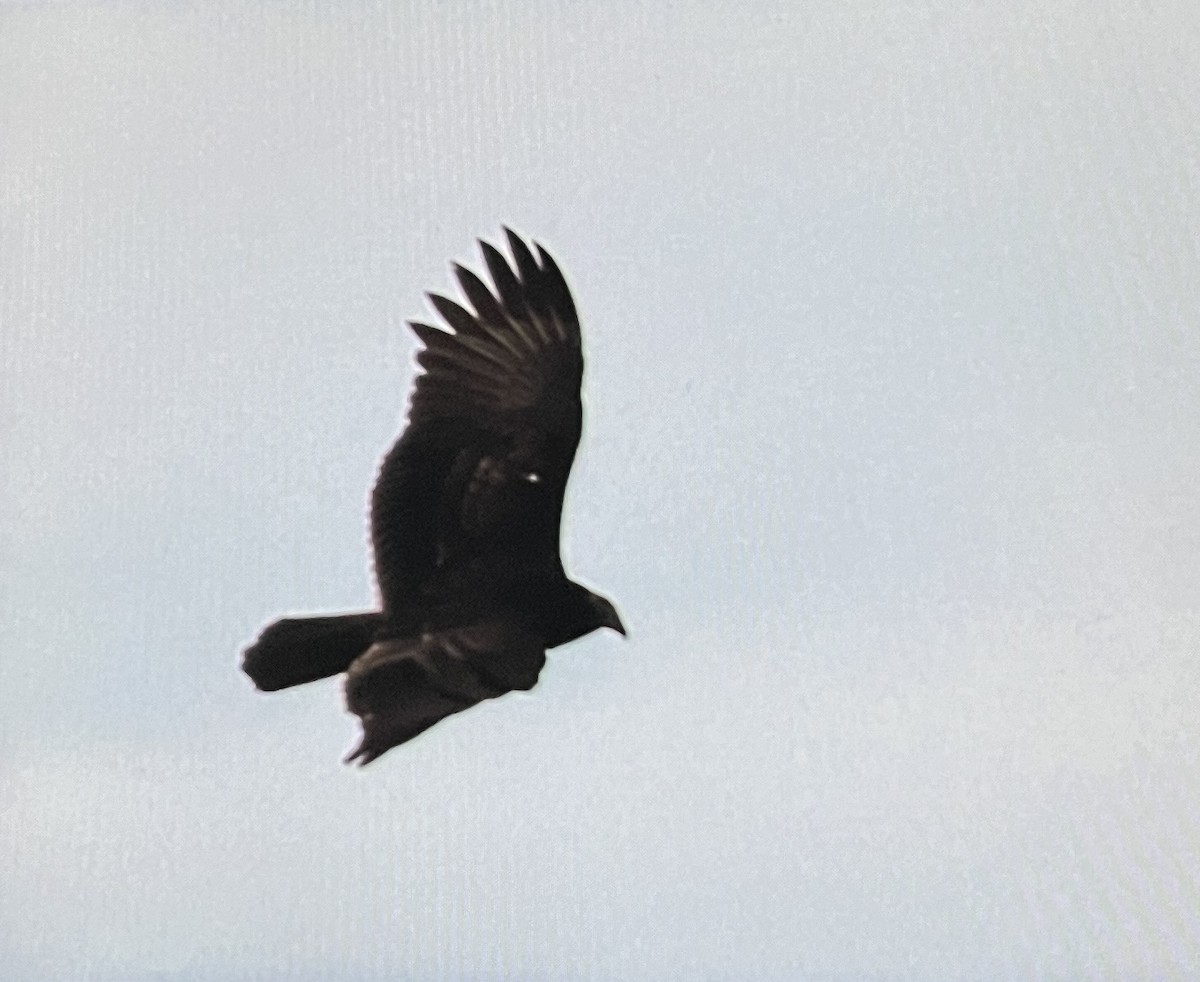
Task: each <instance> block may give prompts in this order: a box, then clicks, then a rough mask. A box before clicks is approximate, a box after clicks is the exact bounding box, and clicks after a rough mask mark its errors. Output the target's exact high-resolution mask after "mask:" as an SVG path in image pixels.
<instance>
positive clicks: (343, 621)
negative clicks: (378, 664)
mask: <svg viewBox="0 0 1200 982" xmlns="http://www.w3.org/2000/svg"><path fill="white" fill-rule="evenodd" d="M382 624H383V615H382V614H380V613H378V612H376V611H364V612H363V613H359V614H336V615H332V616H326V617H285V618H283V619H282V620H278V621H275V623H274V624H270V625H268V626H267V627H266V628H264V629H263V632H262V634H260V635H259V636H258V639H257V640H256V641H255V642H254V644H252V645H250V647H249V648H247V649H246V650H245V652H244V653H243V654H242V671H244V672H245V673H246V674H247V675H249V676H250V679H251V681H252V682H254V684H255V685H256V686H257V687H258V688H259V689H261V690H262V691H263V692H274V691H275V690H276V689H286V688H288V687H289V686H293V685H301V684H302V683H304V682H315V681H316V680H317V679H323V678H328V677H329V676H330V675H337V674H338V673H339V672H344V671H346V669H347V668H349V667H350V663H351V662H352V661H354V659H355V658H357V657H358V656H359V655H361V654H362V653H363V652H364V651H366V650H367V648H369V647H370V646H371V643H372V642H373V641H374V640H375V634H376V632H377V631H378V630H379V628H380V627H381V626H382Z"/></svg>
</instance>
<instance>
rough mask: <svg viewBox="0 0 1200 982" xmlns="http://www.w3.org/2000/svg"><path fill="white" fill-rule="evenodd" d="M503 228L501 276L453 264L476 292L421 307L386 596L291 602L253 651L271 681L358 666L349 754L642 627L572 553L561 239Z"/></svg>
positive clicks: (269, 685) (382, 545)
mask: <svg viewBox="0 0 1200 982" xmlns="http://www.w3.org/2000/svg"><path fill="white" fill-rule="evenodd" d="M504 235H505V237H506V239H507V242H508V247H509V251H510V253H511V260H510V259H509V258H507V257H505V255H504V254H503V253H502V252H501V251H500V250H499V249H497V248H496V247H495V246H493V245H492V244H490V243H488V242H486V241H483V240H480V242H479V247H480V250H481V252H482V255H483V260H484V263H485V264H486V267H487V270H488V272H489V274H490V277H491V281H492V286H491V287H489V286H488V285H487V284H485V283H484V281H483V280H482V279H481V278H480V277H479V276H478V275H476V273H474V272H472V271H471V270H470V269H467V268H465V267H463V266H461V265H459V264H457V263H455V264H453V270H454V274H455V277H456V279H457V281H458V284H459V287H460V289H461V292H462V296H463V298H464V299H465V301H466V304H463V303H460V302H457V301H456V300H452V299H450V298H449V297H446V296H443V295H441V294H437V293H429V294H427V297H428V299H429V302H430V304H431V305H432V307H433V309H434V310H435V311H436V312H437V314H438V315H439V317H440V319H441V321H443V322H444V323H443V324H439V325H437V326H434V324H431V323H427V322H424V321H415V320H414V321H409V322H408V324H409V327H410V328H411V330H412V332H413V334H414V335H415V336H416V339H417V341H418V342H420V344H421V348H420V350H419V351H418V353H417V356H416V363H417V369H418V372H417V375H416V379H415V382H414V384H413V387H412V393H411V397H410V399H409V405H408V414H407V416H408V418H407V425H406V426H405V427H404V429H403V431H402V432H401V434H400V436H399V438H398V439H397V440H396V442H395V443H394V444H393V445H392V447H391V449H390V450H388V451H387V453H386V454H385V455H384V457H383V460H382V463H381V464H380V465H379V470H378V474H377V477H376V480H375V484H374V487H373V489H372V491H371V498H370V543H371V549H372V553H373V571H374V579H375V584H376V587H377V590H376V593H377V601H378V602H377V605H376V606H377V609H374V610H365V611H354V612H350V613H344V614H330V615H316V616H302V617H292V616H288V617H283V618H281V619H279V620H276V621H274V622H273V623H271V624H269V625H268V626H267V627H265V628H264V629H263V630H262V632H261V633H260V634H259V636H258V637H257V639H256V640H255V641H254V642H253V643H252V644H251V645H249V646H248V647H247V648H246V649H245V650H244V652H243V654H242V669H243V671H244V672H245V674H246V675H247V676H249V678H250V679H251V681H252V682H253V683H254V684H255V686H256V687H257V688H258V689H259V690H261V691H264V692H273V691H277V690H279V689H285V688H289V687H291V686H295V685H301V684H304V683H307V682H313V681H316V680H318V679H323V678H328V677H331V676H334V675H339V674H343V673H344V675H345V679H344V691H345V699H346V705H347V707H348V709H349V711H350V712H351V713H353V714H354V715H356V716H357V717H358V718H359V720H360V721H361V726H362V739H361V740H360V741H359V743H358V745H357V746H356V747H355V748H354V749H353V750H352V751H351V752H350V753H349V754H348V755H347V756H346V757H345V759H344V762H345V763H352V762H357V764H358V765H359V766H363V765H366V764H369V763H371V762H372V761H374V760H376V759H377V758H379V757H380V756H381V755H383V754H384V753H386V752H387V751H389V750H391V749H393V748H395V747H398V746H400V745H401V744H404V743H406V742H408V741H409V740H411V739H413V738H414V737H416V736H417V735H419V734H421V733H423V732H425V731H426V730H428V729H429V728H430V727H431V726H433V725H434V724H435V723H438V722H440V721H441V720H443V719H445V718H446V717H448V716H450V715H453V714H455V713H458V712H461V711H462V710H464V709H468V708H470V707H471V706H474V705H476V704H477V703H479V702H481V701H483V700H485V699H494V698H497V697H499V696H502V695H504V694H505V693H508V692H511V691H514V690H522V691H527V690H529V689H532V688H533V686H534V685H535V684H536V683H537V681H538V677H539V675H540V673H541V670H542V668H543V667H544V665H545V663H546V651H547V649H550V648H556V647H558V646H559V645H563V644H566V643H568V642H570V641H574V640H576V639H578V638H581V637H583V636H584V635H586V634H590V633H591V632H593V631H596V630H598V629H600V628H608V629H610V630H613V631H615V632H617V633H619V634H621V635H623V636H624V635H625V634H626V630H625V626H624V624H623V623H622V621H621V618H620V615H619V614H618V613H617V609H616V607H615V606H614V604H613V602H612V601H611V600H609V599H608V598H606V597H604V596H601V595H600V594H598V593H595V592H593V591H592V590H590V589H588V588H587V587H585V586H583V585H582V584H581V583H578V582H576V581H574V580H572V579H570V578H569V577H568V575H567V572H566V570H565V569H564V566H563V561H562V557H561V554H560V547H559V541H560V532H561V529H560V526H561V522H562V509H563V498H564V495H565V493H566V489H567V481H568V478H569V476H570V473H571V465H572V463H573V461H574V459H575V452H576V449H577V447H578V446H579V440H580V436H581V433H582V426H583V403H582V398H581V387H582V381H583V345H582V339H581V334H580V326H579V316H578V313H577V311H576V307H575V301H574V299H573V298H572V296H571V291H570V288H569V287H568V286H567V281H566V279H565V278H564V276H563V274H562V271H561V270H560V268H559V266H558V264H557V263H556V262H555V260H554V258H553V257H552V256H551V255H550V253H549V252H547V251H546V250H545V249H544V248H543V247H542V246H541V245H539V244H538V243H537V242H533V241H532V240H531V242H530V243H528V244H527V243H526V242H525V240H524V239H522V238H521V237H520V236H519V235H517V234H516V233H515V232H513V231H512V230H511V229H509V228H507V227H504ZM531 246H532V248H531ZM468 305H469V306H468Z"/></svg>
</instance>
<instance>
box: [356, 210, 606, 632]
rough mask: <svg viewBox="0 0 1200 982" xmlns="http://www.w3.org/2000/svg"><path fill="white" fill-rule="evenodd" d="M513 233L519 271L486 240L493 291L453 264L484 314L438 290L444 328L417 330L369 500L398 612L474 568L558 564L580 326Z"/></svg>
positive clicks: (575, 423)
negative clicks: (404, 392) (412, 369)
mask: <svg viewBox="0 0 1200 982" xmlns="http://www.w3.org/2000/svg"><path fill="white" fill-rule="evenodd" d="M505 232H506V234H507V237H508V243H509V247H510V249H511V251H512V255H513V260H512V262H511V263H510V262H509V261H508V260H507V259H506V258H505V257H504V256H503V255H502V254H501V253H500V252H499V251H498V250H497V249H495V248H494V247H493V246H491V245H490V244H488V243H486V242H481V243H480V246H481V248H482V251H483V256H484V260H485V262H486V263H487V267H488V270H489V272H490V274H491V278H492V281H493V283H494V290H493V289H489V288H488V287H487V286H486V285H485V284H484V282H483V281H482V280H481V279H480V278H479V277H478V276H476V275H475V274H474V273H472V272H471V271H470V270H468V269H464V268H463V267H461V266H456V267H455V273H456V275H457V278H458V281H459V284H460V286H461V287H462V292H463V295H464V297H465V299H466V300H467V302H468V303H469V304H470V308H473V309H469V308H468V307H466V306H463V305H462V304H460V303H458V302H456V301H454V300H451V299H449V298H447V297H444V296H440V295H437V294H430V301H431V303H432V304H433V306H434V308H435V309H436V310H437V311H438V313H439V314H440V315H441V317H442V319H443V320H444V321H445V323H446V328H441V327H434V326H432V325H429V324H424V323H418V322H414V323H412V329H413V331H414V332H415V334H416V335H417V337H418V339H419V340H420V341H421V342H422V344H423V345H424V349H423V350H422V351H421V352H420V354H419V355H418V356H417V363H418V365H419V366H420V367H421V368H422V369H423V372H422V373H421V374H420V375H419V376H418V377H417V380H416V385H415V388H414V392H413V396H412V401H411V403H410V406H409V425H408V428H407V429H406V430H405V432H404V434H403V436H402V437H401V439H400V440H399V441H398V442H397V444H396V446H395V447H393V449H392V450H391V452H390V453H389V454H388V456H387V457H386V458H385V460H384V463H383V466H382V468H381V470H380V475H379V480H378V482H377V483H376V487H375V490H374V493H373V496H372V538H373V544H374V547H375V571H376V577H377V579H378V580H379V585H380V592H381V594H382V599H383V603H384V607H385V609H387V610H389V612H390V613H392V614H393V615H395V614H396V612H397V610H399V609H401V608H403V607H404V606H405V605H406V604H408V603H411V598H412V597H413V596H414V594H415V592H417V591H424V592H425V593H426V594H429V593H431V592H433V593H439V592H440V593H443V594H444V593H445V592H446V591H447V590H454V589H455V584H456V583H458V582H459V581H461V580H462V578H463V577H464V576H465V575H468V570H470V569H476V570H478V569H482V570H483V571H484V572H485V573H486V575H487V576H489V577H491V578H494V577H493V576H492V574H494V573H495V572H496V570H497V569H498V568H500V567H505V568H509V569H524V568H527V567H530V566H538V565H543V566H557V565H558V530H559V521H560V516H561V511H562V500H563V494H564V492H565V489H566V483H567V478H568V476H569V474H570V470H571V463H572V461H573V460H574V456H575V449H576V447H577V445H578V443H579V435H580V428H581V423H582V415H583V411H582V406H581V403H580V395H579V387H580V382H581V380H582V377H583V353H582V344H581V340H580V332H579V318H578V315H577V314H576V311H575V304H574V301H573V300H572V298H571V293H570V290H569V289H568V287H567V284H566V280H565V279H564V278H563V275H562V272H561V271H560V270H559V268H558V266H557V264H556V263H555V262H554V260H553V258H551V256H550V255H549V253H547V252H546V251H545V250H544V249H543V248H542V247H541V246H539V245H536V244H535V245H534V250H536V255H535V253H534V252H533V251H531V250H530V248H529V247H528V246H527V245H526V244H525V242H523V241H522V240H521V239H520V238H519V237H518V236H516V235H515V234H514V233H513V232H512V231H510V230H508V229H506V230H505ZM464 589H465V587H464Z"/></svg>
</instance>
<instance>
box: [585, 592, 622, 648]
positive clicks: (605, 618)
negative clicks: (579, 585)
mask: <svg viewBox="0 0 1200 982" xmlns="http://www.w3.org/2000/svg"><path fill="white" fill-rule="evenodd" d="M588 606H589V607H590V608H591V611H592V617H593V623H594V624H595V626H596V627H608V628H611V629H612V630H614V631H616V632H617V633H618V634H620V635H621V636H622V637H625V636H626V633H625V625H624V624H622V623H621V615H620V614H618V613H617V608H616V607H614V606H613V602H612V601H611V600H609V599H607V598H606V597H602V596H600V594H598V593H590V594H589V595H588Z"/></svg>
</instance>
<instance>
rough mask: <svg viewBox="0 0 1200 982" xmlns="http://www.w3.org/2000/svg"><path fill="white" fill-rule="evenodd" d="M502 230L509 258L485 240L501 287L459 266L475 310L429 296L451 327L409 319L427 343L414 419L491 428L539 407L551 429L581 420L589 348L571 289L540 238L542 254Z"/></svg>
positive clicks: (414, 400)
mask: <svg viewBox="0 0 1200 982" xmlns="http://www.w3.org/2000/svg"><path fill="white" fill-rule="evenodd" d="M504 231H505V234H506V235H507V238H508V244H509V248H510V250H511V251H512V254H513V259H512V261H511V262H510V261H509V260H508V259H506V258H505V257H504V255H503V254H502V253H501V252H500V251H499V250H498V249H496V248H495V247H494V246H493V245H491V244H490V243H488V242H484V241H482V240H481V241H480V243H479V245H480V249H481V251H482V253H483V258H484V261H485V263H486V264H487V268H488V272H489V273H490V275H491V278H492V282H493V284H494V289H491V288H489V287H488V286H487V285H486V284H485V283H484V282H483V280H481V279H480V278H479V277H478V276H477V275H476V274H475V273H473V272H472V271H471V270H469V269H467V268H465V267H463V266H460V265H458V264H455V265H454V272H455V276H456V278H457V279H458V283H459V286H460V287H461V290H462V294H463V297H464V298H465V300H466V301H467V303H469V305H470V307H467V306H464V305H463V304H461V303H459V302H457V301H455V300H451V299H450V298H448V297H445V296H442V295H441V294H436V293H430V294H429V301H430V303H431V304H432V305H433V307H434V309H435V310H436V311H437V312H438V314H439V315H440V316H441V318H442V320H443V321H445V325H446V327H445V328H443V327H441V326H437V327H435V326H433V325H431V324H428V323H424V322H422V321H410V322H409V325H410V327H411V328H412V330H413V333H414V334H416V336H417V339H418V340H419V341H420V342H421V344H422V345H423V346H424V347H423V349H422V350H421V351H420V352H419V353H418V355H417V364H418V365H419V366H420V367H421V368H422V369H423V372H422V373H421V374H420V375H418V377H417V380H416V385H415V387H414V390H413V397H412V402H411V405H410V407H409V421H410V423H412V424H421V423H423V422H427V421H433V420H446V419H460V420H468V421H471V422H474V423H476V424H480V425H484V426H488V427H492V426H495V425H497V424H499V423H502V422H503V420H504V419H505V418H506V417H509V416H512V415H514V414H520V413H521V412H522V411H524V410H534V409H536V410H537V411H538V417H539V421H540V422H541V424H542V425H544V426H547V428H550V429H559V428H567V427H569V426H572V425H573V424H574V422H575V417H576V413H577V410H576V408H575V407H577V406H578V403H579V386H580V382H581V380H582V377H583V354H582V344H581V339H580V331H579V317H578V314H577V313H576V310H575V303H574V300H573V299H572V297H571V291H570V289H569V287H568V286H567V282H566V280H565V278H564V277H563V274H562V271H561V270H560V269H559V267H558V264H557V263H555V261H554V259H553V257H551V255H550V254H549V253H548V252H546V250H545V249H543V248H542V247H541V246H540V245H538V244H537V243H534V246H533V249H534V250H536V255H535V254H534V252H533V251H531V250H530V248H529V246H528V245H526V244H525V242H524V241H523V240H522V239H521V238H520V237H519V236H517V235H516V234H515V233H514V232H513V231H512V230H510V229H507V228H506V229H505V230H504ZM472 308H473V309H472Z"/></svg>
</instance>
